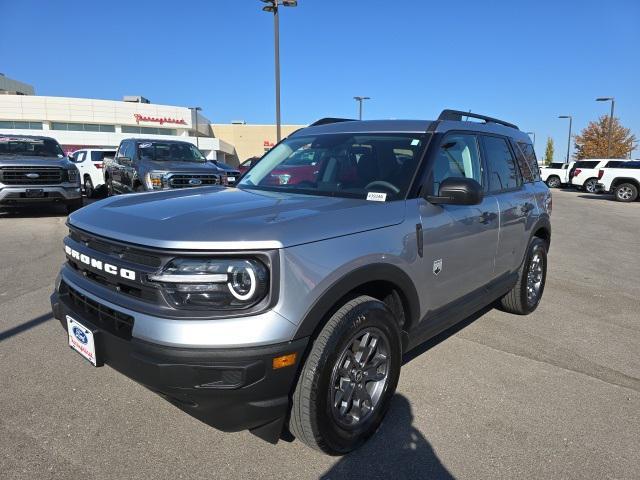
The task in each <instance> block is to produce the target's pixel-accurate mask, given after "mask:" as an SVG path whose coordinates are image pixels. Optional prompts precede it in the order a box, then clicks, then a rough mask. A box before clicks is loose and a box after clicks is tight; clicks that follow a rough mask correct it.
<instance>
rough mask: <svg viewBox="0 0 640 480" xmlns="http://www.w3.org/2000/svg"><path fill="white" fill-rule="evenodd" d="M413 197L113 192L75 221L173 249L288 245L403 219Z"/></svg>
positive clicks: (140, 242) (219, 190)
mask: <svg viewBox="0 0 640 480" xmlns="http://www.w3.org/2000/svg"><path fill="white" fill-rule="evenodd" d="M404 215H405V202H404V201H396V202H388V203H386V202H369V201H366V200H359V199H348V198H335V197H322V196H310V195H299V194H289V193H274V192H265V191H258V190H244V189H236V188H222V187H202V188H190V189H184V190H168V191H162V192H149V193H141V194H135V195H126V196H124V195H123V196H118V197H111V198H107V199H105V200H102V201H99V202H96V203H93V204H91V205H89V206H87V207H85V208H82V209H80V210H78V211H77V212H75V213H73V214H72V215H71V216H70V217H69V223H70V224H71V225H72V226H75V227H78V228H80V229H83V230H86V231H88V232H90V233H94V234H96V235H100V236H103V237H107V238H112V239H116V240H121V241H124V242H128V243H133V244H138V245H145V246H150V247H157V248H166V249H194V250H203V249H207V250H215V249H220V250H239V249H240V250H242V249H244V250H247V249H260V248H263V249H266V248H282V247H289V246H293V245H300V244H303V243H309V242H315V241H319V240H324V239H328V238H333V237H339V236H343V235H349V234H353V233H358V232H363V231H366V230H373V229H378V228H383V227H387V226H390V225H395V224H398V223H401V222H402V221H403V220H404Z"/></svg>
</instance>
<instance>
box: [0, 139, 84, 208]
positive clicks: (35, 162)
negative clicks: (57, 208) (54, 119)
mask: <svg viewBox="0 0 640 480" xmlns="http://www.w3.org/2000/svg"><path fill="white" fill-rule="evenodd" d="M35 203H62V204H64V205H66V206H67V211H68V212H72V211H74V210H77V209H78V208H80V207H82V194H81V192H80V176H79V174H78V169H77V168H76V166H75V165H74V164H73V163H72V162H71V161H70V160H69V159H68V158H67V157H66V156H65V154H64V152H63V151H62V148H60V145H59V144H58V142H57V141H55V140H54V139H53V138H49V137H39V136H31V135H0V208H2V207H7V206H12V207H13V206H22V205H29V204H35Z"/></svg>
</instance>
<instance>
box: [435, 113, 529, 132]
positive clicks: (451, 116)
mask: <svg viewBox="0 0 640 480" xmlns="http://www.w3.org/2000/svg"><path fill="white" fill-rule="evenodd" d="M462 117H471V118H477V119H479V120H484V121H485V122H486V123H497V124H499V125H504V126H505V127H510V128H515V129H516V130H520V129H519V128H518V126H517V125H514V124H513V123H509V122H505V121H504V120H498V119H497V118H493V117H487V116H485V115H480V114H478V113H471V112H462V111H460V110H443V111H442V113H440V116H439V117H438V120H453V121H454V122H461V121H462Z"/></svg>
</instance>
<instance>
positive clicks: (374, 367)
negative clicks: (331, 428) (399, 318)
mask: <svg viewBox="0 0 640 480" xmlns="http://www.w3.org/2000/svg"><path fill="white" fill-rule="evenodd" d="M389 353H390V348H389V340H388V339H387V337H386V335H385V334H384V333H383V332H382V331H380V330H379V329H377V328H368V329H365V330H361V331H360V332H358V333H357V334H356V335H355V336H354V337H353V338H352V339H351V340H350V341H349V342H348V343H347V346H346V347H345V349H344V350H343V351H342V353H341V354H340V356H339V357H338V361H337V362H336V364H335V366H334V368H333V373H332V375H331V383H330V388H331V392H330V393H331V395H330V400H331V411H332V413H333V417H334V419H335V420H336V421H337V422H338V423H339V424H340V425H342V426H343V427H346V428H354V427H356V426H358V425H360V424H362V423H363V422H364V421H366V420H367V419H368V418H369V417H370V416H371V415H372V413H373V412H374V411H375V410H376V408H377V407H378V406H379V404H380V400H381V398H382V395H383V393H384V391H385V388H386V386H387V384H388V382H389V368H390V366H389Z"/></svg>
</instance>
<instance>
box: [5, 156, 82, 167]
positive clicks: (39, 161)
mask: <svg viewBox="0 0 640 480" xmlns="http://www.w3.org/2000/svg"><path fill="white" fill-rule="evenodd" d="M72 165H73V163H72V162H70V161H69V159H67V157H62V158H60V157H33V156H29V155H21V156H15V157H14V156H12V155H0V167H61V168H70V167H71V166H72Z"/></svg>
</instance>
